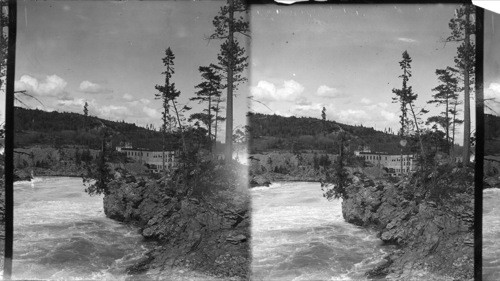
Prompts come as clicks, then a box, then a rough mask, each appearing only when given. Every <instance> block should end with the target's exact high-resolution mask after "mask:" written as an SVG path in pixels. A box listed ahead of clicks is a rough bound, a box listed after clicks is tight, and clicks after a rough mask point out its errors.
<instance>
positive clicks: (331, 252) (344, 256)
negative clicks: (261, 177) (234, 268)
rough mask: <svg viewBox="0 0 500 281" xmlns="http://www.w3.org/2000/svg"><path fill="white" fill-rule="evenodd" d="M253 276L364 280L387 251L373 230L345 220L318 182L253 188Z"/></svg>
mask: <svg viewBox="0 0 500 281" xmlns="http://www.w3.org/2000/svg"><path fill="white" fill-rule="evenodd" d="M251 192H252V205H253V206H252V207H253V213H252V255H253V261H252V279H253V280H363V279H366V277H365V275H364V273H365V272H366V271H367V270H369V269H371V268H373V267H374V266H376V265H378V264H380V263H381V262H382V257H383V256H384V255H385V254H386V252H385V250H386V249H387V248H385V247H384V246H382V242H381V241H380V240H379V239H378V238H377V237H376V234H375V232H373V231H370V230H367V229H365V228H360V227H357V226H354V225H351V224H348V223H346V222H345V221H344V219H343V217H342V209H341V201H340V200H333V201H328V200H326V199H325V198H323V197H322V191H321V188H320V185H319V183H307V182H293V183H277V184H272V185H271V186H269V187H256V188H253V189H252V191H251Z"/></svg>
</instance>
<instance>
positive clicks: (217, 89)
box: [190, 65, 222, 149]
mask: <svg viewBox="0 0 500 281" xmlns="http://www.w3.org/2000/svg"><path fill="white" fill-rule="evenodd" d="M199 71H200V72H201V76H202V77H203V79H204V80H205V81H203V82H201V83H200V84H198V85H196V86H195V87H196V88H197V89H199V91H198V92H196V95H197V97H194V98H190V100H197V101H199V102H200V103H202V102H206V103H207V108H206V109H204V110H203V111H204V113H195V114H192V115H191V117H190V119H198V120H200V121H202V122H203V123H204V124H205V126H207V128H208V138H209V140H210V142H212V123H213V119H214V115H213V114H212V110H213V108H214V107H213V105H212V104H213V102H214V99H217V98H218V97H220V96H221V88H222V86H221V77H220V75H218V74H217V72H216V71H215V69H214V67H213V65H210V66H200V68H199ZM210 149H212V145H210Z"/></svg>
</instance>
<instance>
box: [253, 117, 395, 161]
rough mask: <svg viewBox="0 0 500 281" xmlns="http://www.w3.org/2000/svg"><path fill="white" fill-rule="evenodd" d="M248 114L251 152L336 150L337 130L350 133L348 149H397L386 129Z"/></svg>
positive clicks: (392, 150) (315, 119)
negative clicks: (350, 140)
mask: <svg viewBox="0 0 500 281" xmlns="http://www.w3.org/2000/svg"><path fill="white" fill-rule="evenodd" d="M248 116H249V118H248V123H249V124H250V126H249V128H248V130H249V133H250V135H251V141H250V147H249V149H250V153H251V154H254V153H262V152H267V151H274V150H289V151H301V150H324V151H326V152H328V153H338V144H337V143H336V141H335V138H334V136H335V135H336V134H337V133H338V132H339V131H340V130H343V131H345V132H346V133H347V134H348V135H349V136H351V137H352V142H351V143H350V147H351V150H357V149H359V148H361V147H363V146H365V147H369V148H370V149H371V150H372V151H377V152H387V153H394V154H398V153H400V149H399V141H400V137H399V136H397V135H396V134H393V133H390V131H389V130H386V132H381V131H377V130H375V129H374V128H372V127H364V126H363V125H359V126H352V125H346V124H342V123H338V122H335V121H329V120H321V119H318V118H311V117H295V116H292V117H284V116H279V115H266V114H260V113H249V115H248ZM318 116H319V113H318Z"/></svg>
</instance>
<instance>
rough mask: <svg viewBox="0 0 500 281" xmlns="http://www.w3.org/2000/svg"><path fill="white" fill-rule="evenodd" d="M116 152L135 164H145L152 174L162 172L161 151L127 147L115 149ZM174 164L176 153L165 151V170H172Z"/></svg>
mask: <svg viewBox="0 0 500 281" xmlns="http://www.w3.org/2000/svg"><path fill="white" fill-rule="evenodd" d="M116 151H118V152H122V153H125V155H127V157H128V158H131V159H133V160H134V161H135V162H137V163H141V164H147V165H148V167H149V169H150V170H151V171H153V172H160V171H162V170H163V151H153V150H149V149H144V148H132V147H130V146H128V145H126V146H123V147H116ZM176 164H177V162H176V152H175V151H165V168H166V169H172V168H173V167H175V166H176Z"/></svg>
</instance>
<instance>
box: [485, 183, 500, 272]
mask: <svg viewBox="0 0 500 281" xmlns="http://www.w3.org/2000/svg"><path fill="white" fill-rule="evenodd" d="M483 280H485V281H493V280H500V189H493V188H492V189H486V190H484V191H483Z"/></svg>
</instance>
